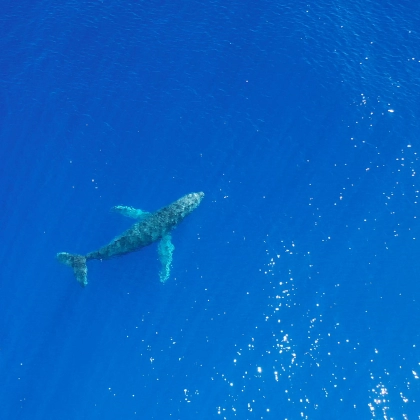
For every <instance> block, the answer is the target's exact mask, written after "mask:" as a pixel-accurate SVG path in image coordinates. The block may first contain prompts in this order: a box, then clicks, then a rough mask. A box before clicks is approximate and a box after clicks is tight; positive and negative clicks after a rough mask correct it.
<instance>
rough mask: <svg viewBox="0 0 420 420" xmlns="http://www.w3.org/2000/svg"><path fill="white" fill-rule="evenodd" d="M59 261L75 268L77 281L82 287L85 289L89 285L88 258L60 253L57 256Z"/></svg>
mask: <svg viewBox="0 0 420 420" xmlns="http://www.w3.org/2000/svg"><path fill="white" fill-rule="evenodd" d="M57 259H58V261H60V262H61V263H63V264H66V265H69V266H70V267H72V268H73V271H74V275H75V276H76V280H77V281H78V282H79V283H80V285H81V286H82V287H85V286H86V285H87V284H88V281H87V266H86V257H84V256H83V255H72V254H69V253H67V252H59V253H58V254H57Z"/></svg>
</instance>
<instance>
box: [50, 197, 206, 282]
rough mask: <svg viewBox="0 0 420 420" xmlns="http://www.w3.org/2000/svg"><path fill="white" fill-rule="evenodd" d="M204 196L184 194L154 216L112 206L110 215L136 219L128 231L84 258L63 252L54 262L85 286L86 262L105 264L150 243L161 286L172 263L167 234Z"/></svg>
mask: <svg viewBox="0 0 420 420" xmlns="http://www.w3.org/2000/svg"><path fill="white" fill-rule="evenodd" d="M203 197H204V193H202V192H199V193H191V194H187V195H185V196H184V197H182V198H180V199H179V200H177V201H175V202H173V203H172V204H170V205H169V206H166V207H163V208H161V209H160V210H158V211H156V212H155V213H146V212H143V211H141V210H137V209H134V208H132V207H126V206H116V207H114V208H113V210H114V211H116V212H119V213H121V214H123V215H124V216H128V217H131V218H135V219H138V220H139V221H138V222H137V223H135V224H134V225H133V226H132V227H131V228H130V229H128V230H126V231H125V232H124V233H123V234H121V235H120V236H118V237H117V238H115V239H114V240H113V241H111V242H110V243H109V244H108V245H105V246H103V247H102V248H99V249H98V250H96V251H93V252H89V253H88V254H86V255H74V254H68V253H67V252H60V253H58V254H57V259H58V260H59V261H60V262H62V263H64V264H66V265H70V266H71V267H72V268H73V271H74V274H75V276H76V279H77V281H78V282H79V283H80V284H81V285H82V286H86V285H87V266H86V262H87V261H89V260H107V259H110V258H114V257H118V256H121V255H125V254H128V253H130V252H134V251H138V250H139V249H141V248H144V247H145V246H148V245H150V244H152V243H153V242H156V241H160V243H159V248H158V251H159V258H160V260H161V263H162V270H161V273H160V279H161V281H162V282H165V281H166V280H167V279H168V278H169V274H170V265H171V262H172V252H173V250H174V246H173V245H172V242H171V236H170V232H171V231H172V229H174V228H175V227H176V226H177V225H178V224H179V223H180V222H181V221H182V220H183V219H184V218H185V217H186V216H188V215H189V214H190V213H191V212H192V211H193V210H194V209H196V208H197V207H198V205H199V204H200V202H201V200H202V199H203Z"/></svg>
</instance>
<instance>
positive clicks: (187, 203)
mask: <svg viewBox="0 0 420 420" xmlns="http://www.w3.org/2000/svg"><path fill="white" fill-rule="evenodd" d="M203 198H204V193H203V192H198V193H190V194H187V195H184V197H182V198H180V199H179V200H177V201H176V202H175V203H174V204H175V206H176V207H178V208H181V209H182V210H181V213H182V217H185V216H187V215H188V214H190V213H191V212H192V211H193V210H195V209H196V208H197V207H198V206H199V204H200V203H201V200H202V199H203Z"/></svg>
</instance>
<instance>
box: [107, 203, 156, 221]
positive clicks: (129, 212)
mask: <svg viewBox="0 0 420 420" xmlns="http://www.w3.org/2000/svg"><path fill="white" fill-rule="evenodd" d="M111 211H113V212H115V213H119V214H121V215H123V216H125V217H130V218H131V219H137V220H140V219H143V218H144V217H146V216H148V215H149V214H150V213H149V212H148V211H143V210H140V209H135V208H134V207H130V206H114V207H112V208H111Z"/></svg>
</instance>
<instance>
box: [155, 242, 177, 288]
mask: <svg viewBox="0 0 420 420" xmlns="http://www.w3.org/2000/svg"><path fill="white" fill-rule="evenodd" d="M174 249H175V247H174V245H173V243H172V242H171V235H170V234H168V235H165V236H164V237H163V238H162V239H161V240H160V241H159V245H158V253H159V260H160V262H161V264H162V266H161V268H160V271H159V277H160V281H161V282H162V283H165V282H166V280H168V279H169V276H170V275H171V264H172V253H173V252H174Z"/></svg>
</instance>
